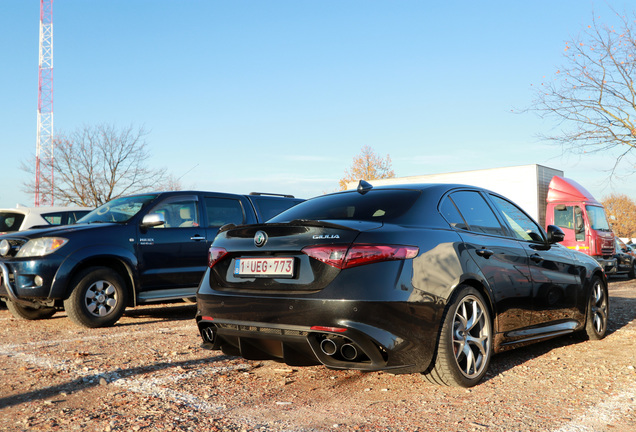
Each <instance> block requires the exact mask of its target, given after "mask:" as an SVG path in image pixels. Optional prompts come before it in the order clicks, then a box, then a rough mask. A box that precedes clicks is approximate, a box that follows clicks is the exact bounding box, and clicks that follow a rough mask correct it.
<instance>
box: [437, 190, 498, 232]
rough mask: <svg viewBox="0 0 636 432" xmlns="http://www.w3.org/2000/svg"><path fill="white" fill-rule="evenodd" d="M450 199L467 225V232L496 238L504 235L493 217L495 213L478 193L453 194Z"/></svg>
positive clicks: (461, 192) (462, 192) (463, 192)
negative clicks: (490, 235) (495, 236)
mask: <svg viewBox="0 0 636 432" xmlns="http://www.w3.org/2000/svg"><path fill="white" fill-rule="evenodd" d="M450 197H451V198H452V199H453V202H454V203H455V205H456V206H457V209H458V210H459V212H460V214H461V215H462V217H463V218H464V220H465V221H466V223H468V230H469V231H473V232H477V233H483V234H492V235H498V236H504V235H505V232H504V229H503V227H502V226H501V224H500V223H499V220H498V219H497V216H495V213H494V212H493V211H492V209H491V208H490V206H489V205H488V203H487V202H486V200H485V199H484V198H483V197H482V196H481V195H480V194H479V192H475V191H459V192H453V193H452V194H451V195H450Z"/></svg>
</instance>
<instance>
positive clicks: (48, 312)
mask: <svg viewBox="0 0 636 432" xmlns="http://www.w3.org/2000/svg"><path fill="white" fill-rule="evenodd" d="M7 309H9V312H11V315H13V316H14V317H16V318H18V319H23V320H41V319H48V318H51V317H52V316H53V314H55V308H52V307H45V306H40V307H38V306H36V305H34V306H33V307H31V306H23V305H21V304H17V303H14V302H12V301H11V300H9V301H7Z"/></svg>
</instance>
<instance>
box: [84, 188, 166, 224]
mask: <svg viewBox="0 0 636 432" xmlns="http://www.w3.org/2000/svg"><path fill="white" fill-rule="evenodd" d="M155 198H157V195H156V194H152V195H135V196H127V197H122V198H116V199H114V200H112V201H109V202H107V203H106V204H104V205H102V206H100V207H97V208H96V209H95V210H93V211H92V212H90V213H89V214H87V215H86V216H84V217H83V218H81V219H80V220H78V221H77V223H99V222H120V223H121V222H128V221H129V220H130V219H131V218H132V217H133V216H135V215H136V214H137V213H139V212H140V211H141V209H143V208H144V207H146V206H147V205H148V204H149V203H150V202H152V201H153V200H154V199H155Z"/></svg>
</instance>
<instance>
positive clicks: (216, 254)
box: [208, 246, 227, 268]
mask: <svg viewBox="0 0 636 432" xmlns="http://www.w3.org/2000/svg"><path fill="white" fill-rule="evenodd" d="M225 255H227V251H226V250H225V249H223V248H220V247H215V246H212V247H210V249H209V250H208V267H210V268H212V267H214V264H216V263H218V262H219V261H221V259H222V258H223V257H224V256H225Z"/></svg>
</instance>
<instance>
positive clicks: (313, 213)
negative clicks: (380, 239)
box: [269, 189, 420, 222]
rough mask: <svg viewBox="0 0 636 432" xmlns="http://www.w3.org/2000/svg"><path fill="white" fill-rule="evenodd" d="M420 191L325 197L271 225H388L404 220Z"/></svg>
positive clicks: (308, 203)
mask: <svg viewBox="0 0 636 432" xmlns="http://www.w3.org/2000/svg"><path fill="white" fill-rule="evenodd" d="M419 195H420V192H419V191H414V190H391V189H388V190H371V191H369V192H367V193H366V194H364V195H362V194H360V193H358V192H349V193H342V194H333V195H323V196H320V197H317V198H313V199H310V200H308V201H304V202H302V203H300V204H298V205H296V206H294V207H292V208H290V209H289V210H287V211H284V212H283V213H281V214H279V215H278V216H276V217H274V218H273V219H270V221H269V222H289V221H292V220H295V219H309V220H347V219H349V220H364V221H389V220H392V219H395V218H397V217H400V216H402V215H403V214H404V213H406V211H407V210H408V209H409V208H410V207H411V206H412V205H413V203H414V202H415V200H416V199H417V197H418V196H419Z"/></svg>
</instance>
